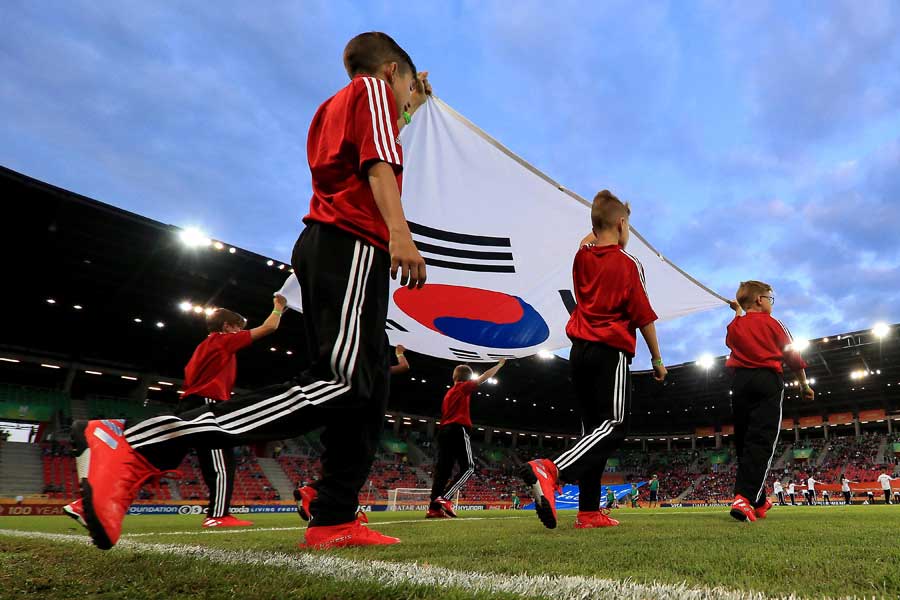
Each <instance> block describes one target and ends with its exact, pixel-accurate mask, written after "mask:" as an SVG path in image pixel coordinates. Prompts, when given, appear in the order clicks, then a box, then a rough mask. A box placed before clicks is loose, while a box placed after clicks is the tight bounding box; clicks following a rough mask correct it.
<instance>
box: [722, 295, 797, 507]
mask: <svg viewBox="0 0 900 600" xmlns="http://www.w3.org/2000/svg"><path fill="white" fill-rule="evenodd" d="M736 295H737V301H733V302H732V303H731V307H732V308H733V309H734V312H735V316H734V320H733V321H731V323H730V324H729V325H728V333H727V335H726V337H725V345H727V346H728V347H729V348H730V349H731V354H730V355H729V356H728V360H727V361H726V362H725V366H726V367H728V368H730V369H731V370H732V372H733V379H732V382H731V391H732V400H731V409H732V413H733V414H734V434H735V449H736V450H737V459H738V470H737V477H736V480H735V485H734V494H735V497H734V503H733V504H732V505H731V516H732V517H734V518H735V519H737V520H739V521H756V519H758V518H759V519H762V518H765V516H766V511H767V510H768V509H769V508H771V507H772V502H771V501H770V500H769V499H768V498H767V497H766V477H767V475H768V472H769V467H770V466H771V465H772V458H773V457H774V455H775V446H776V445H777V444H778V431H779V429H780V428H781V403H782V399H783V397H784V378H783V376H782V366H781V363H782V361H786V362H787V363H788V366H790V367H791V369H792V370H793V371H794V373H795V374H796V375H797V377H798V378H799V380H800V384H801V386H802V389H803V391H802V394H803V398H805V399H807V400H812V399H813V398H814V397H815V393H814V392H813V390H812V388H811V387H809V383H807V381H806V371H805V368H806V362H804V360H803V357H801V356H800V353H799V352H798V351H797V350H795V349H794V348H793V346H792V343H793V339H792V338H791V334H790V332H789V331H788V330H787V328H786V327H785V326H784V325H783V324H782V323H781V322H780V321H777V320H776V319H774V318H773V317H772V305H773V304H774V303H775V293H774V291H773V290H772V286H770V285H769V284H767V283H763V282H761V281H744V282H742V283H741V285H740V287H738V290H737V294H736ZM742 314H743V316H742ZM791 487H793V484H792V486H791ZM791 503H793V495H792V496H791Z"/></svg>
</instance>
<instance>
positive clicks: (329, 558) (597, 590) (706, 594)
mask: <svg viewBox="0 0 900 600" xmlns="http://www.w3.org/2000/svg"><path fill="white" fill-rule="evenodd" d="M0 535H5V536H10V537H18V538H27V539H35V540H46V541H52V542H58V543H69V544H79V545H84V546H87V545H89V544H90V541H89V539H88V538H87V537H86V536H83V535H67V534H58V533H41V532H32V531H18V530H12V529H0ZM117 548H119V549H122V550H131V551H133V552H145V553H153V554H159V555H164V556H181V557H185V558H192V559H202V560H208V561H211V562H215V563H219V564H225V565H240V566H242V567H246V566H250V565H253V566H266V567H277V568H281V569H290V570H292V571H294V572H296V573H299V574H303V575H305V576H310V577H323V578H329V579H333V580H336V581H361V582H367V583H376V584H379V585H383V586H387V587H394V588H401V589H402V588H405V587H408V586H428V587H432V588H437V589H458V590H462V591H464V592H469V593H477V592H480V593H488V594H491V593H506V594H517V595H520V596H523V597H527V598H553V599H554V600H585V599H587V598H590V599H595V598H596V599H602V598H609V599H615V600H639V599H640V600H655V599H663V598H665V599H677V600H764V599H765V598H766V597H765V596H764V595H762V594H758V593H748V592H741V591H731V590H725V589H722V588H692V587H688V586H687V585H684V584H677V585H673V584H667V583H648V584H644V583H637V582H634V581H631V580H628V579H626V580H621V581H619V580H615V579H601V578H598V577H579V576H569V575H567V576H557V575H525V574H521V575H504V574H500V573H478V572H474V571H457V570H453V569H447V568H444V567H435V566H429V565H421V564H418V563H397V562H386V561H380V560H366V561H362V560H351V559H347V558H342V557H339V556H334V555H330V554H327V553H319V552H298V553H297V554H285V553H282V552H260V551H241V550H221V549H216V548H209V547H206V546H190V545H181V544H151V543H145V542H136V541H132V540H127V539H126V540H121V541H120V542H119V544H118V546H117ZM112 552H116V550H112ZM785 598H788V599H789V600H797V597H796V596H789V597H785Z"/></svg>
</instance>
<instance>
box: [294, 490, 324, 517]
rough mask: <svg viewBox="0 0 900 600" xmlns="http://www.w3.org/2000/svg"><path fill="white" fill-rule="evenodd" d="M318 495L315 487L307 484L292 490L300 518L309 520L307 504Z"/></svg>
mask: <svg viewBox="0 0 900 600" xmlns="http://www.w3.org/2000/svg"><path fill="white" fill-rule="evenodd" d="M318 495H319V492H317V491H316V488H314V487H312V486H309V485H301V486H300V487H298V488H297V489H296V490H294V500H296V501H297V514H298V515H300V518H301V519H303V520H304V521H309V517H310V516H311V515H310V512H309V505H310V504H311V503H312V501H313V500H315V499H316V496H318Z"/></svg>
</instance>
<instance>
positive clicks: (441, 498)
mask: <svg viewBox="0 0 900 600" xmlns="http://www.w3.org/2000/svg"><path fill="white" fill-rule="evenodd" d="M505 364H506V359H501V360H500V362H498V363H497V364H496V365H494V366H493V367H491V368H490V369H488V370H487V371H485V372H484V373H482V374H481V375H480V376H479V377H474V373H473V372H472V368H471V367H470V366H469V365H457V367H456V368H455V369H453V386H452V387H451V388H450V389H449V390H447V393H446V394H445V395H444V401H443V403H442V404H441V425H440V430H439V431H438V436H437V438H438V442H437V445H438V457H437V462H436V463H435V465H434V474H433V476H432V477H433V482H432V485H431V502H430V503H429V505H428V511H427V512H426V513H425V517H426V518H428V519H442V518H447V517H455V516H456V511H454V510H453V503H452V502H451V501H450V498H452V497H453V495H454V494H456V492H458V491H459V490H460V489H461V488H462V486H463V485H464V484H465V483H466V481H468V479H469V477H471V476H472V474H473V473H474V472H475V461H474V459H473V458H472V442H471V440H470V439H469V432H470V431H472V413H471V409H470V405H471V402H472V393H473V392H474V391H475V390H477V389H478V386H480V385H481V384H483V383H484V382H485V381H487V380H488V379H491V378H492V377H493V376H494V375H496V374H497V373H498V372H499V371H500V369H502V368H503V365H505ZM473 377H474V378H473ZM454 465H458V466H459V471H458V473H457V476H456V478H455V479H454V480H453V481H452V482H451V481H450V476H451V475H452V474H453V467H454Z"/></svg>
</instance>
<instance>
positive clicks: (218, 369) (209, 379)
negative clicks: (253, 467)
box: [175, 295, 287, 527]
mask: <svg viewBox="0 0 900 600" xmlns="http://www.w3.org/2000/svg"><path fill="white" fill-rule="evenodd" d="M273 303H274V307H273V309H272V312H271V314H269V317H268V318H267V319H266V320H265V322H264V323H263V324H262V325H260V326H259V327H256V328H254V329H251V330H250V331H246V330H244V327H245V326H246V325H247V319H245V318H244V317H242V316H241V315H239V314H237V313H236V312H234V311H231V310H228V309H227V308H218V309H216V310H215V311H213V313H212V314H211V315H209V317H207V319H206V328H207V329H208V330H209V335H208V336H207V337H206V339H205V340H203V341H202V342H201V343H200V345H199V346H197V349H196V350H194V354H193V355H192V356H191V360H190V361H189V362H188V364H187V366H186V367H185V368H184V394H183V395H182V396H181V400H180V401H179V402H178V406H177V407H176V409H175V413H176V414H180V413H183V412H187V411H189V410H193V409H196V408H199V407H202V406H206V405H207V404H215V403H217V402H226V401H228V400H231V390H232V388H233V387H234V380H235V376H236V374H237V359H236V357H235V353H236V352H237V351H238V350H241V349H243V348H246V347H247V346H249V345H250V344H252V343H253V342H255V341H257V340H259V339H261V338H263V337H265V336H267V335H269V334H271V333H274V332H275V330H277V329H278V325H279V323H281V315H282V314H283V312H284V309H285V307H286V306H287V301H286V300H285V298H284V296H280V295H276V296H275V299H274V301H273ZM197 459H198V460H199V461H200V471H201V473H203V481H204V483H206V487H207V488H208V489H209V506H208V507H207V510H206V519H204V521H203V526H204V527H246V526H248V525H253V523H251V522H250V521H244V520H242V519H238V518H236V517H234V516H233V515H231V514H230V513H229V509H230V508H231V493H232V491H233V489H234V469H235V459H234V449H233V448H225V449H222V448H215V449H213V450H209V451H205V452H199V453H198V454H197Z"/></svg>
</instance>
